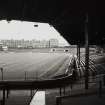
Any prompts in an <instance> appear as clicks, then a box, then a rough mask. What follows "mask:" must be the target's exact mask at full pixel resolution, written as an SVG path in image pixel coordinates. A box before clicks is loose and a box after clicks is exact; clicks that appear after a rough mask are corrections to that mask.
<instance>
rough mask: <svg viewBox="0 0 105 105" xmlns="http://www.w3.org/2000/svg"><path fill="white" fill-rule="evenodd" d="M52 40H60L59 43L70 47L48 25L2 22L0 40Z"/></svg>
mask: <svg viewBox="0 0 105 105" xmlns="http://www.w3.org/2000/svg"><path fill="white" fill-rule="evenodd" d="M34 25H38V27H34ZM52 38H56V39H58V41H59V43H63V44H64V45H68V42H67V41H66V40H65V39H64V38H63V37H62V36H61V35H60V33H59V32H58V31H56V29H55V28H54V27H52V26H50V25H49V24H48V23H36V22H26V21H15V20H12V21H10V22H9V23H8V22H7V21H6V20H2V21H0V39H17V40H19V39H25V40H32V39H36V40H49V39H52Z"/></svg>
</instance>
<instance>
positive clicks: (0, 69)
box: [0, 67, 3, 80]
mask: <svg viewBox="0 0 105 105" xmlns="http://www.w3.org/2000/svg"><path fill="white" fill-rule="evenodd" d="M0 70H1V77H2V80H3V68H2V67H1V68H0Z"/></svg>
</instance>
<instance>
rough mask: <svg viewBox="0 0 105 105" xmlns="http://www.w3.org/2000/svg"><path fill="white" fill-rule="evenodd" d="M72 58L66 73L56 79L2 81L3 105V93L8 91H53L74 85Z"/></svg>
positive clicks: (0, 82)
mask: <svg viewBox="0 0 105 105" xmlns="http://www.w3.org/2000/svg"><path fill="white" fill-rule="evenodd" d="M73 63H74V58H72V59H71V61H70V64H69V67H68V70H67V72H66V73H65V74H64V75H63V76H62V77H60V76H58V78H52V79H48V80H20V81H19V80H18V81H10V80H2V81H0V90H3V105H5V91H7V92H8V91H9V90H25V89H26V90H33V89H53V88H60V89H61V88H62V87H65V86H68V85H70V84H73V83H75V80H74V75H73V70H72V68H73V65H74V64H73Z"/></svg>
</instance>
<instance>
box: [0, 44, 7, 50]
mask: <svg viewBox="0 0 105 105" xmlns="http://www.w3.org/2000/svg"><path fill="white" fill-rule="evenodd" d="M7 50H8V46H4V45H3V43H0V51H7Z"/></svg>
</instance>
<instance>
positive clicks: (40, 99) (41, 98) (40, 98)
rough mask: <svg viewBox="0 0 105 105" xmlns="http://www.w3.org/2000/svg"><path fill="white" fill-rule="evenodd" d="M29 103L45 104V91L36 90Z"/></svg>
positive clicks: (34, 104) (31, 104)
mask: <svg viewBox="0 0 105 105" xmlns="http://www.w3.org/2000/svg"><path fill="white" fill-rule="evenodd" d="M30 105H45V91H38V92H36V94H35V95H34V96H33V99H32V100H31V103H30Z"/></svg>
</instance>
